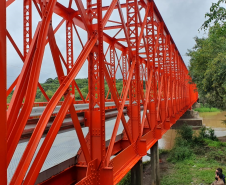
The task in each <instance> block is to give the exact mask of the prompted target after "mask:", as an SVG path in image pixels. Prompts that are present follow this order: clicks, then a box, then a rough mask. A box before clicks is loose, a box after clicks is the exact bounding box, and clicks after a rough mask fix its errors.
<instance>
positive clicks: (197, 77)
mask: <svg viewBox="0 0 226 185" xmlns="http://www.w3.org/2000/svg"><path fill="white" fill-rule="evenodd" d="M195 42H196V44H195V46H194V47H193V48H192V49H191V50H188V52H187V55H188V56H190V57H191V59H190V66H189V73H190V75H191V77H192V79H193V82H195V83H196V85H197V88H198V91H199V96H200V99H201V101H202V102H206V103H208V104H209V105H211V106H214V107H217V108H220V109H225V108H226V23H223V22H222V23H221V24H219V23H216V24H214V25H213V26H212V27H210V29H209V33H208V37H207V38H198V37H196V38H195Z"/></svg>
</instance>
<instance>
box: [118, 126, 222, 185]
mask: <svg viewBox="0 0 226 185" xmlns="http://www.w3.org/2000/svg"><path fill="white" fill-rule="evenodd" d="M225 152H226V143H223V142H221V141H219V140H218V138H217V137H216V136H215V134H214V130H213V129H211V128H206V127H202V128H201V129H200V130H199V131H196V132H194V131H193V130H192V128H191V127H190V126H187V125H183V126H182V127H181V129H179V130H178V131H177V136H176V138H175V144H174V147H173V148H172V149H171V150H160V152H159V155H160V156H159V157H160V159H161V158H163V156H164V157H165V158H166V159H167V161H165V162H163V163H166V164H162V165H163V168H162V169H161V164H160V171H161V173H160V177H161V184H162V185H172V184H183V185H189V184H202V185H206V184H210V183H212V182H213V181H214V177H215V170H216V169H217V168H219V167H223V166H225V164H226V156H225ZM143 164H144V165H143V168H144V173H150V168H149V169H148V168H147V170H148V172H146V167H147V166H148V165H150V161H148V162H144V163H143ZM223 170H224V171H225V170H226V169H225V168H223ZM224 173H225V172H224ZM118 185H131V174H130V173H128V174H127V175H126V176H125V178H124V179H122V181H121V182H120V183H119V184H118Z"/></svg>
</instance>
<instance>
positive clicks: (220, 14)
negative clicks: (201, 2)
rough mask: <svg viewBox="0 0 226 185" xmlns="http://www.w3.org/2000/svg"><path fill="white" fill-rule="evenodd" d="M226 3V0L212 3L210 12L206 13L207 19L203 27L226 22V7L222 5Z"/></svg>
mask: <svg viewBox="0 0 226 185" xmlns="http://www.w3.org/2000/svg"><path fill="white" fill-rule="evenodd" d="M224 3H226V0H218V2H217V3H212V6H211V7H210V12H208V13H206V14H205V18H207V20H206V21H205V22H204V23H203V25H202V27H201V29H204V30H206V29H207V28H209V27H211V26H212V23H213V24H214V25H216V24H224V22H225V20H226V9H225V8H224V7H223V6H222V5H223V4H224Z"/></svg>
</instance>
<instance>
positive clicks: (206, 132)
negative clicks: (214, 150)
mask: <svg viewBox="0 0 226 185" xmlns="http://www.w3.org/2000/svg"><path fill="white" fill-rule="evenodd" d="M199 137H201V138H202V139H211V140H213V141H218V139H217V136H216V135H215V133H214V130H213V129H212V128H206V127H201V129H200V131H199Z"/></svg>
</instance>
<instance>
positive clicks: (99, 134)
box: [0, 0, 198, 185]
mask: <svg viewBox="0 0 226 185" xmlns="http://www.w3.org/2000/svg"><path fill="white" fill-rule="evenodd" d="M14 1H15V0H8V1H0V14H1V16H0V25H1V29H0V56H1V62H0V70H1V72H0V75H1V80H2V82H1V84H0V98H1V105H0V114H1V123H2V124H1V125H0V144H1V152H0V173H1V175H0V181H1V184H6V183H7V174H6V171H7V166H8V165H9V164H10V161H11V160H12V157H13V154H14V152H15V149H16V147H17V145H18V143H19V140H20V138H21V135H22V133H23V130H24V128H25V126H26V124H27V122H28V120H29V119H33V117H30V113H31V111H32V108H33V107H34V106H45V109H44V111H43V113H42V115H41V116H40V117H38V122H37V125H36V128H35V130H34V131H33V133H32V135H31V137H30V139H29V142H28V145H27V147H26V149H25V151H24V153H23V156H22V158H21V160H20V162H19V164H18V166H17V168H16V171H15V173H14V175H13V177H12V179H11V180H10V182H9V184H11V185H13V184H24V185H28V184H29V185H30V184H34V183H35V181H36V179H37V177H38V175H39V172H40V170H41V168H42V165H43V164H44V162H45V159H46V157H47V155H48V152H49V150H50V148H51V146H52V144H53V141H54V139H55V137H56V135H57V133H58V131H59V129H60V127H61V124H62V122H63V120H64V118H65V116H66V115H67V114H70V116H71V118H72V120H73V124H74V128H75V130H76V132H77V135H78V139H79V142H80V145H81V148H80V150H79V151H78V154H77V164H76V165H74V166H72V167H70V168H68V169H65V170H64V171H62V172H61V173H59V174H56V175H55V176H53V177H51V178H50V179H47V180H46V181H45V182H43V183H42V184H78V185H82V184H84V185H85V184H90V185H91V184H93V185H94V184H102V185H106V184H108V185H111V184H117V183H118V182H119V181H120V180H121V179H122V178H123V177H124V176H125V175H126V173H127V172H128V171H129V170H130V169H131V168H132V167H133V166H134V165H135V164H136V163H137V161H138V160H140V158H142V156H145V155H146V153H147V150H149V149H150V148H151V147H152V145H153V144H154V143H155V142H156V141H157V140H158V139H160V138H161V136H162V135H163V134H164V133H165V132H166V131H167V130H168V129H170V127H171V126H172V125H173V124H174V123H175V122H176V120H178V119H179V118H180V117H181V116H182V115H183V113H184V112H185V111H186V110H187V109H189V108H190V107H191V106H192V105H193V103H194V102H196V101H197V98H198V94H197V92H195V91H194V90H195V88H196V87H195V85H193V84H189V83H188V81H189V80H190V77H189V76H188V70H187V68H186V66H185V64H184V62H183V60H182V57H181V55H180V53H179V51H178V49H177V47H176V45H175V43H174V41H173V39H172V37H171V35H170V33H169V31H168V29H167V27H166V25H165V23H164V21H163V19H162V17H161V15H160V13H159V11H158V9H157V7H156V5H155V3H154V2H153V1H152V0H150V1H146V0H126V3H125V4H121V3H120V1H119V0H111V1H110V5H109V6H102V1H101V0H96V1H94V0H87V2H86V5H87V6H86V7H85V6H84V2H83V1H82V0H69V5H68V7H65V6H63V5H62V4H60V3H59V2H57V0H51V1H49V0H33V1H32V0H24V6H23V14H24V18H23V20H24V22H23V30H24V34H23V44H24V47H23V54H22V52H21V51H20V49H19V48H18V46H17V45H16V43H15V41H14V40H13V38H12V37H11V35H10V33H9V32H8V31H7V28H6V9H7V7H9V6H10V5H11V4H12V3H13V2H14ZM72 3H75V4H76V7H77V9H73V8H71V7H72ZM32 4H33V5H34V6H35V8H36V10H35V11H37V12H38V13H39V15H40V18H41V21H40V22H39V23H38V24H37V25H36V30H35V33H34V35H32V25H33V23H32V11H34V10H33V9H34V8H33V9H32ZM113 11H115V12H117V13H118V15H119V17H120V19H118V20H111V19H110V17H111V16H112V13H113ZM142 11H143V12H144V14H142V13H141V12H142ZM125 12H126V14H125ZM53 14H57V15H58V16H61V17H62V21H61V22H60V23H59V25H58V26H57V27H56V28H54V29H53V26H52V21H53V20H52V19H53V16H52V15H53ZM9 21H10V20H9ZM64 23H65V25H66V47H65V48H66V59H64V57H63V55H62V53H61V51H60V49H59V47H58V45H57V42H56V38H55V33H56V32H57V31H58V29H59V28H60V27H61V26H62V25H64ZM78 28H80V29H83V30H84V31H86V32H87V41H86V43H83V42H82V39H81V38H80V33H79V31H78ZM108 30H116V34H115V35H114V36H110V35H109V34H107V31H108ZM73 32H75V33H76V36H77V38H78V40H79V43H80V44H81V45H82V50H81V52H80V54H79V55H78V57H77V58H76V57H75V56H74V55H73V46H74V45H75V44H78V43H75V42H73ZM119 34H121V35H122V34H123V35H124V36H123V37H118V35H119ZM6 37H7V38H8V40H9V41H10V42H11V44H12V45H13V47H14V48H15V50H16V52H17V53H18V55H19V57H20V58H21V60H22V62H23V63H24V64H23V68H22V70H21V73H20V75H19V76H18V77H17V78H16V80H15V81H14V82H13V83H12V85H11V86H10V87H9V88H8V89H7V90H6V83H5V82H6V48H7V46H6ZM104 43H105V44H106V45H108V49H107V50H106V48H104ZM47 44H49V46H50V50H51V53H52V58H53V62H54V65H55V70H56V73H57V76H58V79H59V83H60V86H59V88H58V89H57V91H56V92H55V94H54V95H53V97H52V98H51V99H49V97H48V96H47V94H46V93H45V91H44V89H43V88H42V86H41V85H40V83H39V76H40V70H41V66H42V61H43V55H44V53H45V47H46V45H47ZM104 49H105V50H104ZM104 51H106V52H104ZM108 56H110V60H108V58H109V57H108ZM85 61H88V81H89V87H88V88H89V93H88V95H87V97H83V96H82V93H81V91H80V89H79V87H78V85H77V84H76V82H75V80H74V79H75V78H76V76H77V75H78V73H79V71H80V70H81V68H82V66H83V65H84V63H85ZM63 66H64V67H65V68H66V72H65V71H64V70H63ZM117 72H120V73H121V76H122V79H123V91H122V93H121V94H119V93H118V91H117V88H116V74H117ZM105 80H106V82H107V85H108V87H109V91H108V93H107V96H106V97H105ZM37 88H39V89H40V90H41V92H42V93H43V95H44V97H45V98H46V100H47V102H46V103H44V102H43V103H34V101H35V96H36V91H37ZM75 88H76V90H77V92H78V93H79V95H80V96H81V101H75ZM13 89H15V90H14V93H13V97H12V100H11V102H10V103H9V104H8V106H7V105H6V98H5V97H7V96H8V95H9V94H10V92H11V91H12V90H13ZM62 97H64V101H63V102H62V101H60V100H61V98H62ZM112 101H113V102H114V103H115V105H114V106H112V107H111V109H113V108H115V109H117V110H118V115H117V118H116V121H115V126H114V129H113V132H112V136H111V139H110V142H109V144H108V145H106V141H105V111H106V110H107V109H109V107H105V103H106V102H112ZM126 101H129V104H125V102H126ZM75 103H80V104H85V103H89V109H86V110H84V111H83V112H85V113H84V115H85V118H86V121H85V125H86V126H87V127H89V133H88V134H87V135H86V136H84V135H83V132H82V129H81V125H80V123H79V120H78V116H77V112H79V111H77V110H76V109H75V108H74V106H73V104H75ZM57 105H61V108H60V110H59V112H58V113H57V114H53V111H54V109H55V107H56V106H57ZM125 107H126V108H127V114H128V116H129V121H126V119H125V116H124V113H123V110H124V108H125ZM141 107H143V115H142V114H141ZM6 109H7V111H6ZM80 112H81V111H80ZM52 116H55V119H54V122H53V124H52V126H51V128H50V129H49V131H48V133H47V135H46V136H45V140H44V142H43V143H42V146H41V148H40V149H39V151H38V154H37V155H36V157H35V159H34V161H33V162H32V164H31V161H32V158H33V156H34V154H35V151H36V148H37V146H38V144H39V141H40V139H41V137H42V135H43V132H44V130H45V128H46V125H47V123H48V121H49V119H50V118H51V117H52ZM120 122H122V124H123V126H124V131H123V136H122V139H120V140H118V141H117V142H116V136H117V131H118V127H119V124H120ZM6 126H7V129H6ZM6 146H7V147H6ZM112 156H114V158H112ZM30 164H31V166H30V168H29V165H30Z"/></svg>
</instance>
